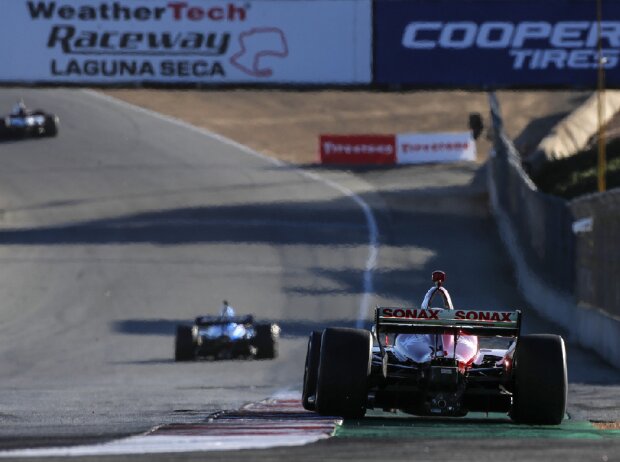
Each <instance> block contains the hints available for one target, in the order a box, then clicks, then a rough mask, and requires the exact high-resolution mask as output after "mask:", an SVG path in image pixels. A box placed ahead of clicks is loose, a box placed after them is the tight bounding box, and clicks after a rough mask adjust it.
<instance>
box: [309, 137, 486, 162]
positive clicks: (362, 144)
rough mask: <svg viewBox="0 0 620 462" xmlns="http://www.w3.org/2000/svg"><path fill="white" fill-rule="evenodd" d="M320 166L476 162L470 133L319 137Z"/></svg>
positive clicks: (473, 143) (474, 146)
mask: <svg viewBox="0 0 620 462" xmlns="http://www.w3.org/2000/svg"><path fill="white" fill-rule="evenodd" d="M319 156H320V161H321V163H323V164H349V165H354V164H361V165H369V164H376V165H391V164H420V163H433V162H457V161H475V160H476V142H475V141H474V139H473V138H472V135H471V133H470V132H447V133H403V134H397V135H321V136H320V137H319Z"/></svg>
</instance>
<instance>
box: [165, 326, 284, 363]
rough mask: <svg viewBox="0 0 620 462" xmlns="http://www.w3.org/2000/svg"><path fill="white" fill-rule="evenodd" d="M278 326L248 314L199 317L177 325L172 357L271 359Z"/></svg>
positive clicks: (177, 359)
mask: <svg viewBox="0 0 620 462" xmlns="http://www.w3.org/2000/svg"><path fill="white" fill-rule="evenodd" d="M279 336H280V327H279V326H278V325H277V324H273V323H272V324H269V323H265V324H257V323H255V322H254V317H253V316H252V315H248V316H233V317H230V316H199V317H197V318H196V320H195V321H194V325H193V326H177V331H176V338H175V348H174V359H175V361H190V360H194V359H199V358H203V359H213V360H217V359H251V358H254V359H273V358H275V357H276V356H277V354H278V345H277V343H278V337H279Z"/></svg>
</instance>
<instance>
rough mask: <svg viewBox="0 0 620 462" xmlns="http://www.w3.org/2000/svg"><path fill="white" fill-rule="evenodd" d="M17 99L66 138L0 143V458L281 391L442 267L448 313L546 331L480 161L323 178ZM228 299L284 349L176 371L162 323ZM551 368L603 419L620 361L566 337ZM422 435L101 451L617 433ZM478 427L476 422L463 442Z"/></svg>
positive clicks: (181, 131) (614, 417) (584, 456)
mask: <svg viewBox="0 0 620 462" xmlns="http://www.w3.org/2000/svg"><path fill="white" fill-rule="evenodd" d="M20 96H23V97H24V99H25V101H26V103H27V104H28V105H29V106H31V107H33V108H39V107H40V108H41V109H44V110H47V111H50V112H55V113H57V114H58V115H59V116H60V119H61V127H60V134H59V136H58V138H54V139H23V140H12V141H3V142H0V301H1V302H0V361H1V367H0V449H11V448H29V447H41V446H59V445H75V444H88V443H91V442H99V441H105V440H110V439H114V438H117V437H121V436H125V435H131V434H136V433H141V432H144V431H147V430H149V429H150V428H152V427H153V426H156V425H159V424H163V423H175V422H178V423H197V422H202V421H204V419H205V418H206V417H207V416H208V415H209V414H210V413H213V412H216V411H218V410H222V409H237V408H239V407H240V406H242V405H243V404H244V403H247V402H251V401H259V400H262V399H264V398H267V397H269V396H272V395H274V394H275V393H278V392H281V391H298V390H299V389H300V387H301V378H302V373H303V370H302V369H303V359H304V355H305V348H306V346H305V343H306V336H307V334H308V332H309V331H310V330H312V329H315V328H319V327H322V326H325V325H333V324H338V325H344V326H355V325H356V324H357V323H358V321H360V308H368V309H369V308H370V307H371V306H372V305H374V304H375V303H381V302H390V303H407V302H409V303H410V302H411V301H413V302H414V303H416V304H417V303H420V301H421V298H422V296H423V295H424V293H425V291H426V289H427V288H428V286H429V278H430V273H431V271H432V270H434V269H438V268H441V269H445V270H446V271H447V273H448V281H447V287H448V288H449V289H450V291H451V293H452V295H453V300H454V302H455V304H456V305H461V306H465V305H466V306H472V307H473V306H479V307H493V306H495V307H506V306H509V307H515V308H517V307H518V308H522V309H523V310H524V312H525V326H524V328H525V330H526V331H527V332H558V330H557V327H555V326H554V325H553V324H549V323H547V322H545V321H542V320H540V319H539V318H537V317H536V316H535V315H534V314H533V313H531V312H530V311H529V310H528V307H527V306H525V305H524V302H523V300H522V299H521V297H520V296H519V294H518V292H517V289H516V287H515V282H514V280H513V277H512V273H511V268H510V265H509V263H508V261H507V258H506V255H505V254H504V252H503V249H502V247H501V244H500V240H499V237H498V235H497V231H496V228H495V226H494V222H493V220H492V218H491V217H490V216H489V214H488V211H487V207H486V198H485V195H484V172H483V170H482V169H479V168H478V167H477V166H473V165H451V166H421V167H402V168H394V169H378V170H365V171H357V172H355V173H354V174H346V173H343V172H341V171H338V170H328V169H318V170H317V171H314V172H310V175H316V174H318V175H320V176H321V177H322V178H327V179H329V181H331V182H336V184H333V183H332V184H326V183H325V182H324V181H320V180H319V179H318V178H317V177H312V176H308V172H306V173H305V174H302V173H300V171H298V170H295V169H292V168H290V167H286V166H282V165H278V164H275V163H273V162H269V161H268V160H266V159H263V158H260V157H257V156H253V155H251V154H248V153H247V152H245V151H244V150H243V149H241V148H240V147H238V146H235V145H234V144H230V143H226V142H224V141H222V140H218V139H217V138H214V137H209V136H207V135H205V134H204V133H201V132H199V131H197V130H193V129H191V128H188V127H185V126H183V125H182V124H176V123H171V122H169V121H166V120H164V119H162V118H158V117H154V116H152V115H149V114H147V113H144V112H142V111H137V110H134V109H132V108H130V107H127V106H125V105H120V104H116V103H114V102H111V101H108V100H105V99H102V98H99V97H96V96H94V95H93V94H91V93H88V92H84V91H79V90H62V89H52V90H20V89H5V90H1V91H0V108H3V109H4V111H3V112H8V110H9V109H10V106H11V104H12V103H13V102H14V101H15V100H16V99H18V98H19V97H20ZM338 185H341V186H338ZM343 187H344V188H346V189H344V190H343V189H342V188H343ZM348 190H351V191H356V192H358V193H359V196H355V197H350V196H347V195H346V194H344V192H346V191H348ZM362 201H363V202H362ZM366 204H368V206H369V207H371V208H372V216H369V213H368V210H365V209H364V207H365V206H366ZM375 222H376V225H377V227H378V243H379V245H380V247H379V254H378V260H377V261H376V264H375V262H374V261H373V259H372V251H373V247H372V239H373V226H374V223H375ZM373 266H374V267H373ZM369 269H372V270H373V271H372V272H371V273H369V272H368V271H367V270H369ZM369 276H372V280H371V281H370V280H369V278H368V277H369ZM367 290H372V291H373V293H374V295H373V296H372V297H370V299H369V298H368V294H366V293H365V291H367ZM224 298H227V299H228V300H229V301H230V303H231V304H232V305H233V306H235V307H236V308H237V312H238V313H239V314H244V313H253V314H254V315H255V316H256V318H258V319H267V320H274V321H277V322H279V323H280V324H281V326H282V329H283V338H282V340H281V343H280V356H279V358H278V359H277V360H275V361H250V362H242V361H222V362H216V363H206V362H199V363H188V364H176V363H174V362H173V361H172V356H173V331H174V326H175V325H176V324H177V323H178V322H182V321H187V320H189V319H191V318H193V317H194V316H195V315H197V314H203V313H209V312H214V311H215V310H217V309H218V308H219V304H220V302H221V300H222V299H224ZM367 312H368V313H370V311H369V310H368V311H367ZM568 357H569V380H570V382H571V385H570V394H569V400H570V405H569V414H570V417H571V421H572V422H587V421H588V420H597V421H618V420H620V411H619V403H620V371H617V370H614V369H612V368H610V367H608V366H606V365H605V363H604V362H602V361H600V360H599V359H598V358H597V356H595V355H593V354H592V353H589V352H585V351H583V350H581V349H579V348H577V347H576V346H574V345H569V351H568ZM373 418H374V417H373ZM378 418H379V419H381V418H383V417H378ZM394 419H396V417H395V418H391V417H389V418H388V420H384V421H380V424H381V425H380V426H381V427H383V428H385V427H388V428H390V427H391V426H393V425H394V421H395V420H394ZM348 424H349V425H351V423H348ZM407 424H408V425H413V426H420V425H419V424H420V421H419V420H415V419H414V420H409V421H407ZM352 425H354V426H355V425H356V423H355V422H354V423H352ZM425 425H426V423H425ZM428 425H430V426H431V427H430V428H431V430H429V434H432V435H434V436H432V437H431V438H430V439H426V438H424V435H423V434H420V432H419V431H418V432H417V433H415V435H414V434H413V433H414V432H413V433H412V434H408V433H407V432H404V433H403V432H400V433H399V434H398V437H397V438H394V435H392V434H390V432H383V430H381V431H379V430H376V431H372V432H374V436H369V434H368V433H364V434H349V435H346V436H344V437H340V438H338V437H337V438H332V439H329V440H325V441H322V442H319V443H316V444H314V445H311V446H306V447H297V448H275V449H269V450H262V451H254V452H247V451H244V452H226V453H210V454H209V455H208V456H205V455H204V454H178V455H174V456H165V455H164V456H153V455H148V456H131V457H130V456H120V457H115V458H109V459H110V460H112V459H113V460H130V459H131V460H133V459H143V460H204V459H206V458H208V460H225V459H226V460H239V459H240V458H242V457H243V458H244V459H249V460H271V459H282V460H290V459H292V458H296V459H298V460H329V459H333V460H337V459H355V460H375V459H377V458H389V459H392V460H401V459H402V460H446V459H448V458H452V457H454V447H455V446H458V448H459V449H460V450H461V451H464V454H465V456H464V457H462V456H459V457H458V458H459V459H460V460H523V459H526V458H529V459H534V460H604V461H606V460H617V459H618V457H620V438H617V437H616V438H614V437H599V436H600V435H599V434H596V435H594V436H593V437H592V438H571V437H570V435H569V434H568V433H566V434H560V436H559V437H558V436H557V432H556V434H554V435H552V434H551V433H548V432H547V433H545V432H544V431H541V432H538V433H534V434H530V435H526V436H523V434H521V433H519V432H518V431H516V430H515V432H513V433H511V432H510V431H502V432H501V434H499V436H498V437H497V438H494V439H492V440H489V439H480V438H476V437H472V432H471V431H466V432H464V431H463V430H462V427H459V426H458V425H461V424H458V425H456V424H455V425H454V426H451V424H450V423H448V424H446V422H440V423H437V424H435V423H432V422H431V423H428ZM434 425H441V427H434ZM486 425H488V423H487V422H486V421H485V420H484V419H478V420H476V419H473V421H470V422H469V430H471V428H472V426H473V428H474V430H475V428H478V427H479V430H480V433H481V434H483V433H485V432H486V431H488V429H487V430H485V426H486ZM500 425H506V426H507V425H509V423H503V424H502V423H501V422H500ZM346 426H347V423H346V422H345V428H346ZM433 428H441V431H440V433H443V435H440V437H439V436H438V435H437V432H436V431H432V429H433ZM500 428H504V427H500ZM372 432H371V433H372ZM382 432H383V433H382ZM474 433H475V431H474ZM597 435H599V436H597ZM610 435H611V434H610ZM445 438H448V439H445ZM74 460H75V459H74ZM89 460H94V459H89Z"/></svg>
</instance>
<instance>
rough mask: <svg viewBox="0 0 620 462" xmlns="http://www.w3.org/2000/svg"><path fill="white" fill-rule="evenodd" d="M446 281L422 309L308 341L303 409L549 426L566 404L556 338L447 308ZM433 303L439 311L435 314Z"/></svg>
mask: <svg viewBox="0 0 620 462" xmlns="http://www.w3.org/2000/svg"><path fill="white" fill-rule="evenodd" d="M445 278H446V276H445V273H444V272H442V271H435V272H433V282H434V286H433V287H431V289H430V290H429V291H428V292H427V294H426V296H425V297H424V301H423V302H422V305H421V308H409V307H381V306H379V307H377V308H376V309H375V321H374V325H373V327H372V329H371V331H368V330H365V329H348V328H327V329H325V330H323V331H314V332H312V333H311V334H310V338H309V342H308V350H307V355H306V363H305V370H304V379H303V394H302V404H303V406H304V408H305V409H307V410H310V411H315V412H318V413H319V414H322V415H334V416H342V417H345V418H347V417H348V418H361V417H363V416H364V415H365V413H366V410H367V409H382V410H384V411H397V410H400V411H402V412H405V413H409V414H413V415H420V416H448V417H460V416H465V415H467V413H468V412H473V411H475V412H500V413H507V414H508V415H509V416H510V417H511V418H512V420H513V421H514V422H516V423H523V424H542V425H557V424H559V423H560V422H561V421H562V419H563V418H564V414H565V411H566V400H567V373H566V350H565V346H564V341H563V339H562V337H560V336H558V335H549V334H536V335H521V312H520V311H518V310H517V311H507V310H501V311H491V310H478V309H455V308H454V307H453V306H452V300H451V298H450V294H449V293H448V291H447V290H446V289H445V288H444V287H443V283H444V281H445ZM436 295H440V296H441V298H442V299H443V306H442V307H434V306H433V305H432V301H433V299H434V297H435V296H436Z"/></svg>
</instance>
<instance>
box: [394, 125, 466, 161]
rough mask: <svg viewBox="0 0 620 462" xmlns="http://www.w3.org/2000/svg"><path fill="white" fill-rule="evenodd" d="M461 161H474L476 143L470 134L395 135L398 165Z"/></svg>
mask: <svg viewBox="0 0 620 462" xmlns="http://www.w3.org/2000/svg"><path fill="white" fill-rule="evenodd" d="M461 160H469V161H474V160H476V142H475V141H474V139H473V138H472V136H471V133H470V132H453V133H407V134H399V135H396V161H397V163H399V164H418V163H426V162H456V161H461Z"/></svg>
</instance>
